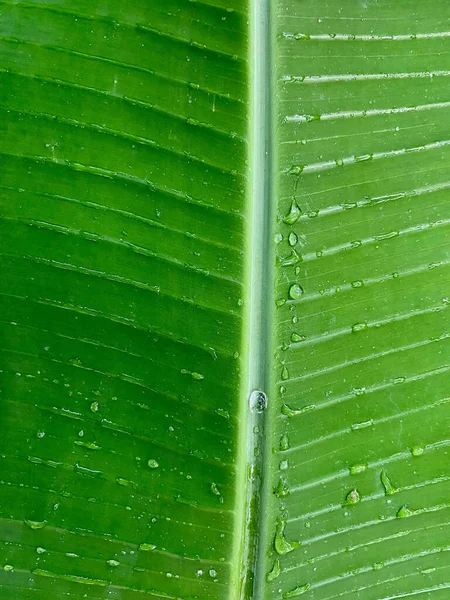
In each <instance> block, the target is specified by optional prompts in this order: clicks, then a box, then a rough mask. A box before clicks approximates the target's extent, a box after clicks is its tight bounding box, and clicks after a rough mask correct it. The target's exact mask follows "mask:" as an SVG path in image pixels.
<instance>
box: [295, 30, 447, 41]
mask: <svg viewBox="0 0 450 600" xmlns="http://www.w3.org/2000/svg"><path fill="white" fill-rule="evenodd" d="M283 37H284V39H286V40H293V41H309V40H311V41H326V42H334V41H336V42H342V41H345V42H346V41H349V42H353V41H356V42H372V41H377V42H378V41H386V42H387V41H391V42H405V41H412V40H430V39H435V38H448V37H450V31H436V32H426V33H412V34H404V33H402V34H397V35H395V34H393V35H388V34H385V35H375V34H360V35H354V34H349V33H330V34H326V33H318V34H311V35H310V34H302V33H291V32H286V33H283Z"/></svg>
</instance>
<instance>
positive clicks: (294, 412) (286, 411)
mask: <svg viewBox="0 0 450 600" xmlns="http://www.w3.org/2000/svg"><path fill="white" fill-rule="evenodd" d="M315 408H316V405H315V404H309V405H308V406H302V408H291V407H290V406H288V405H287V404H283V406H282V407H281V412H282V413H283V415H286V416H287V417H297V416H298V415H304V414H305V413H307V412H310V411H311V410H314V409H315Z"/></svg>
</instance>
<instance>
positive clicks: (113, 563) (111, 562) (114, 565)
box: [106, 559, 120, 567]
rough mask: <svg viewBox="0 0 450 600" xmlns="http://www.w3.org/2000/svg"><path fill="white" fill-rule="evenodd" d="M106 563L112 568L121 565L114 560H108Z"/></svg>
mask: <svg viewBox="0 0 450 600" xmlns="http://www.w3.org/2000/svg"><path fill="white" fill-rule="evenodd" d="M106 562H107V564H108V565H109V566H110V567H118V566H119V565H120V562H119V561H118V560H114V559H111V560H107V561H106Z"/></svg>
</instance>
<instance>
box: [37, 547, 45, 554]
mask: <svg viewBox="0 0 450 600" xmlns="http://www.w3.org/2000/svg"><path fill="white" fill-rule="evenodd" d="M36 552H37V553H38V554H44V552H47V550H46V549H45V548H41V546H38V547H37V548H36Z"/></svg>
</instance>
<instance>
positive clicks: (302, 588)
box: [283, 583, 310, 600]
mask: <svg viewBox="0 0 450 600" xmlns="http://www.w3.org/2000/svg"><path fill="white" fill-rule="evenodd" d="M309 588H310V585H309V583H304V584H303V585H298V586H297V587H296V588H294V589H293V590H291V591H290V592H285V593H284V594H283V599H284V600H287V599H288V598H296V597H297V596H301V595H302V594H304V593H305V592H307V591H308V590H309Z"/></svg>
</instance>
